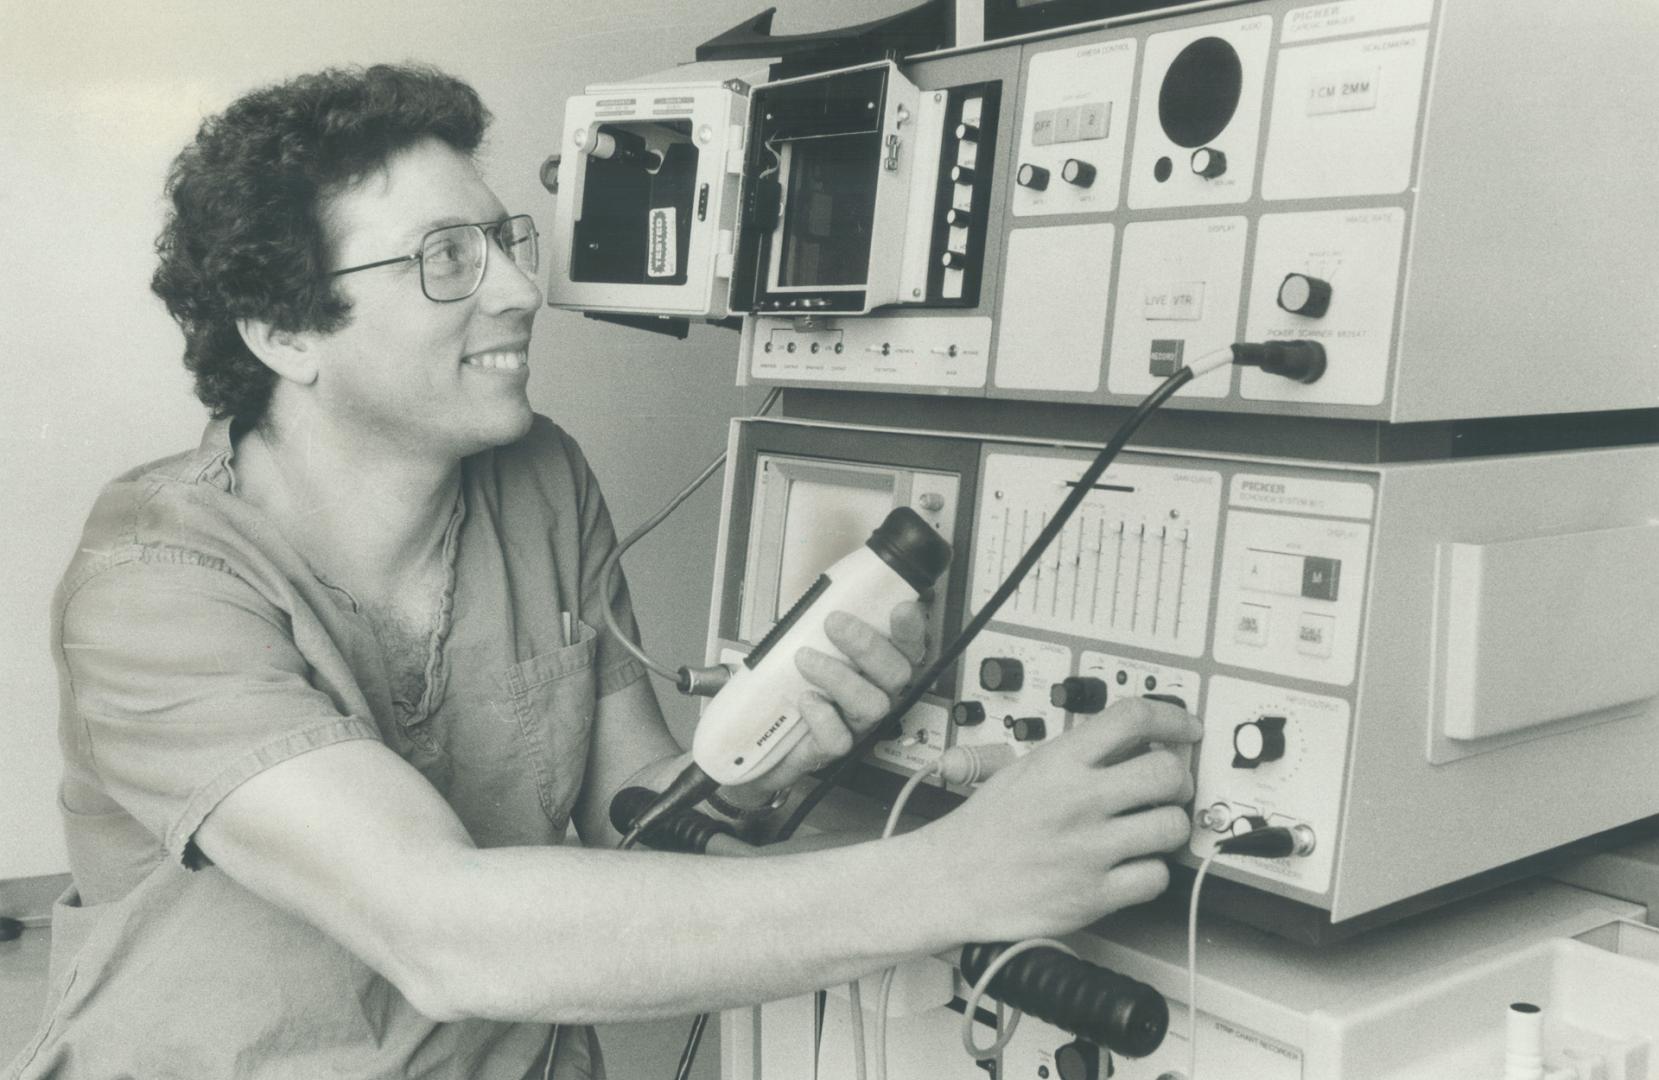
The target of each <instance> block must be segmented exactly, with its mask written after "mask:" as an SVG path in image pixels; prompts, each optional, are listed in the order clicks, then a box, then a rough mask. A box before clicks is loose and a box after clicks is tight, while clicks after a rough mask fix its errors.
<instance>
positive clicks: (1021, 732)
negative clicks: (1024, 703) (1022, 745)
mask: <svg viewBox="0 0 1659 1080" xmlns="http://www.w3.org/2000/svg"><path fill="white" fill-rule="evenodd" d="M1003 723H1004V724H1005V725H1006V726H1007V728H1008V730H1009V731H1011V732H1013V734H1014V738H1015V740H1017V741H1019V742H1042V741H1043V740H1044V739H1046V738H1047V737H1048V723H1047V722H1046V721H1045V720H1044V719H1043V718H1042V717H1040V716H1020V717H1014V716H1010V717H1009V718H1008V719H1006V720H1004V721H1003Z"/></svg>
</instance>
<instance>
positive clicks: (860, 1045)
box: [847, 979, 868, 1080]
mask: <svg viewBox="0 0 1659 1080" xmlns="http://www.w3.org/2000/svg"><path fill="white" fill-rule="evenodd" d="M847 1000H848V1001H850V1002H851V1003H852V1020H853V1075H854V1076H855V1077H857V1080H868V1074H867V1072H866V1069H867V1066H866V1064H865V1062H864V1001H863V998H862V996H861V995H860V993H859V989H858V980H857V979H854V980H853V981H852V982H850V983H848V984H847Z"/></svg>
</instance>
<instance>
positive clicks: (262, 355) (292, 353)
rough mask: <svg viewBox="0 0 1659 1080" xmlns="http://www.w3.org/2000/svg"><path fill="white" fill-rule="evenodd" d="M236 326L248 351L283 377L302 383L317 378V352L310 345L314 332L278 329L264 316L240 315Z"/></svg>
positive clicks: (308, 383)
mask: <svg viewBox="0 0 1659 1080" xmlns="http://www.w3.org/2000/svg"><path fill="white" fill-rule="evenodd" d="M236 329H237V332H238V333H240V334H241V335H242V341H243V343H244V344H245V345H247V347H248V351H250V352H252V353H253V354H254V355H255V356H257V357H259V359H260V362H261V363H263V364H264V365H265V366H266V367H268V368H270V369H271V370H272V371H274V372H276V373H277V374H278V375H280V376H282V377H283V378H284V379H287V380H288V381H289V382H292V383H298V384H299V385H300V386H310V385H311V384H312V383H314V382H316V381H317V352H316V350H315V349H313V348H312V347H311V346H312V341H311V335H309V334H304V333H298V332H295V331H293V330H278V329H277V328H276V327H274V326H272V325H271V324H270V323H268V322H266V321H265V320H263V319H238V320H236Z"/></svg>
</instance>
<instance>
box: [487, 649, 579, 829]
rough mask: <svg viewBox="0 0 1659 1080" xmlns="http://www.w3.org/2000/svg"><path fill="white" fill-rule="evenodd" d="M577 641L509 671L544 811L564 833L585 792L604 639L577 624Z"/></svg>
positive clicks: (512, 695) (507, 681) (516, 715)
mask: <svg viewBox="0 0 1659 1080" xmlns="http://www.w3.org/2000/svg"><path fill="white" fill-rule="evenodd" d="M571 628H572V631H573V634H574V637H575V640H574V641H571V642H569V643H567V644H564V645H556V646H554V647H552V648H549V649H547V650H545V651H542V652H539V653H537V654H536V655H535V656H532V657H531V658H530V659H528V660H524V661H521V662H519V663H516V664H512V665H509V666H508V668H507V670H506V672H505V674H504V676H503V679H502V681H503V683H504V684H505V686H506V689H507V696H508V700H509V701H510V702H511V705H512V712H513V719H514V720H515V722H516V723H517V724H518V732H519V735H520V737H521V738H522V740H523V742H524V745H525V749H526V757H527V758H528V764H529V766H530V771H531V773H532V775H533V776H534V779H535V785H536V793H537V797H538V798H539V799H540V801H541V807H542V811H543V812H544V813H545V814H546V815H547V817H548V820H549V821H551V822H552V823H553V826H554V828H555V829H557V830H560V831H562V830H563V829H564V827H565V824H566V822H568V821H569V820H570V812H571V809H572V808H573V807H574V806H575V804H576V796H577V794H578V793H579V792H580V791H581V787H582V777H583V774H584V773H585V772H586V769H587V760H588V743H589V741H590V739H591V738H592V734H593V716H594V702H595V690H596V686H597V681H596V679H595V675H594V670H593V662H594V652H595V647H596V645H597V644H598V634H597V632H596V631H595V630H594V629H593V628H592V627H591V626H588V625H587V624H586V623H583V622H580V621H577V620H572V622H571Z"/></svg>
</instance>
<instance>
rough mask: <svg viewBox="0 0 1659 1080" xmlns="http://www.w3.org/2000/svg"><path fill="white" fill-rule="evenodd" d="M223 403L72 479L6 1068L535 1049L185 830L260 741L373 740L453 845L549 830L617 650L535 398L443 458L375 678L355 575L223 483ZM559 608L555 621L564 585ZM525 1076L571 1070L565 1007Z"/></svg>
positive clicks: (333, 1063)
mask: <svg viewBox="0 0 1659 1080" xmlns="http://www.w3.org/2000/svg"><path fill="white" fill-rule="evenodd" d="M232 464H233V462H232V440H231V430H230V423H229V422H228V421H218V422H215V423H213V424H210V425H209V426H208V429H207V433H206V435H205V436H204V437H203V440H202V443H201V445H200V447H198V448H197V449H196V450H194V451H191V452H188V453H185V454H180V455H178V456H176V457H172V458H168V459H165V460H163V461H160V462H156V463H153V464H151V465H147V466H144V467H142V468H140V469H136V470H134V471H132V472H130V473H128V474H126V475H125V476H122V477H120V478H119V479H117V480H115V481H114V482H113V483H111V484H110V485H109V486H108V487H107V488H105V490H104V491H103V493H102V494H101V495H100V497H99V499H98V501H97V503H96V505H95V506H94V508H93V510H92V514H91V516H90V518H89V520H88V522H87V526H86V530H85V533H84V535H83V537H82V540H81V546H80V550H79V551H78V552H77V554H76V555H75V557H74V559H73V561H72V563H71V565H70V567H69V570H68V572H67V573H66V574H65V575H64V579H63V582H62V584H61V585H60V586H59V590H58V594H57V597H56V600H55V603H54V605H53V623H52V648H53V652H54V655H55V657H56V659H57V662H58V665H59V682H60V693H61V716H60V737H61V741H62V745H63V754H64V778H63V784H62V787H61V793H60V803H61V809H62V813H63V819H64V828H65V833H66V836H67V841H68V849H69V860H70V869H71V872H72V875H73V879H74V887H73V888H72V889H71V890H70V891H69V892H68V893H67V894H66V895H65V896H64V898H63V899H62V900H60V902H59V904H58V906H57V908H56V910H55V912H54V916H53V941H52V946H53V948H52V971H51V975H50V984H49V991H48V1000H47V1009H46V1015H45V1017H44V1019H43V1021H42V1027H41V1030H40V1031H39V1033H38V1034H37V1036H36V1037H35V1038H34V1039H33V1040H32V1041H31V1042H30V1044H29V1045H28V1046H27V1048H26V1049H25V1050H24V1052H23V1054H22V1056H21V1057H20V1058H19V1059H18V1060H17V1061H15V1062H13V1063H12V1065H11V1067H10V1068H9V1069H7V1070H6V1071H5V1072H4V1075H5V1076H6V1077H28V1078H35V1077H53V1078H55V1080H74V1078H80V1077H87V1078H96V1080H111V1078H115V1077H143V1078H146V1080H147V1078H151V1077H180V1078H183V1077H190V1078H193V1080H205V1078H209V1077H211V1078H232V1077H235V1078H242V1077H257V1078H260V1080H266V1078H269V1080H277V1078H284V1080H288V1078H292V1080H301V1078H304V1080H315V1078H318V1077H329V1076H338V1077H353V1078H357V1080H368V1078H378V1077H386V1078H392V1077H399V1078H402V1077H432V1078H437V1077H445V1078H449V1077H478V1078H500V1080H522V1078H525V1077H532V1076H534V1077H539V1076H540V1075H541V1071H542V1068H543V1065H544V1064H545V1053H546V1047H547V1045H548V1034H549V1029H548V1028H547V1027H546V1026H545V1025H532V1024H508V1023H498V1022H494V1021H486V1020H464V1021H458V1022H450V1023H437V1022H434V1021H432V1020H429V1019H427V1018H426V1017H424V1016H422V1015H421V1014H420V1013H419V1012H417V1011H416V1010H415V1009H414V1008H413V1007H412V1006H411V1005H410V1004H409V1003H408V1002H407V1001H406V1000H404V998H403V997H402V995H400V994H399V993H398V991H397V989H396V988H395V987H394V986H392V984H391V983H389V982H387V981H386V980H385V979H384V978H382V977H381V976H380V975H378V974H377V973H376V972H374V971H373V970H372V969H370V968H369V967H368V966H367V965H366V964H364V963H363V962H362V961H361V960H359V959H358V958H357V957H356V956H354V955H353V954H351V953H350V952H348V951H346V950H345V949H344V948H342V947H341V946H340V945H338V944H337V943H335V942H334V941H333V940H332V939H331V938H329V937H327V936H326V935H324V934H323V933H322V932H320V931H318V930H316V929H315V928H313V927H312V926H311V925H310V924H308V923H306V922H304V921H303V920H300V919H298V918H296V917H294V916H291V915H288V914H286V913H284V912H283V911H280V910H278V909H277V908H275V907H273V906H272V905H270V904H268V903H266V902H265V901H263V900H261V899H260V898H259V897H257V896H255V895H253V894H252V893H250V892H248V891H247V890H246V889H243V888H242V887H241V886H239V885H238V884H237V883H236V882H234V881H232V880H231V879H230V878H228V877H227V876H226V875H225V874H223V873H222V872H221V871H219V870H218V869H216V868H214V867H213V866H212V865H211V863H210V862H209V861H208V860H207V859H205V858H204V857H203V856H202V855H201V853H200V852H199V851H197V850H196V848H195V846H194V844H193V842H192V836H193V835H194V833H195V831H196V829H197V827H198V826H199V825H200V824H201V822H202V820H203V819H204V818H205V817H206V816H207V814H208V813H209V811H211V810H212V809H213V808H214V806H215V805H217V804H218V802H219V800H220V799H222V798H224V797H225V795H226V794H227V793H229V792H230V791H231V790H233V789H234V788H235V787H236V786H237V785H238V784H240V783H242V782H243V781H245V780H247V779H248V778H249V777H251V776H254V775H256V774H258V773H259V772H260V771H262V770H264V769H267V768H269V767H270V766H272V765H274V764H276V763H278V762H280V761H284V760H286V759H289V758H292V757H294V756H296V755H299V754H303V753H305V752H307V751H308V750H312V749H315V748H318V747H322V746H327V745H330V744H332V743H336V742H340V741H343V740H347V739H379V740H380V741H381V742H383V743H385V744H386V745H387V746H388V747H391V748H392V749H393V750H394V751H396V752H397V753H398V754H399V755H401V756H402V757H403V758H405V759H406V760H407V761H409V762H410V763H411V764H412V765H413V766H414V767H415V768H416V769H418V770H420V772H421V773H422V775H424V776H425V777H426V778H427V780H429V781H430V782H431V784H432V785H433V787H435V788H436V789H437V790H438V791H439V793H440V794H442V796H443V797H444V798H445V799H446V800H447V801H448V802H449V804H450V805H451V806H452V807H453V808H454V810H455V813H456V814H457V815H458V816H459V817H460V819H461V821H462V822H463V823H464V824H465V826H466V828H467V831H468V832H469V833H470V834H471V836H472V838H473V840H474V841H475V842H476V843H477V844H478V845H479V846H480V847H495V846H504V845H542V844H558V843H561V842H563V840H564V837H565V832H566V827H567V825H568V823H569V820H570V814H571V810H572V807H573V805H574V803H575V800H576V797H577V793H578V790H579V788H580V786H581V783H582V776H583V771H584V768H585V765H586V761H587V752H588V743H589V738H590V734H591V726H592V722H593V715H594V704H595V701H596V700H597V699H598V698H600V697H603V696H604V695H606V694H609V693H611V692H613V691H615V690H617V689H619V688H621V687H623V686H625V685H627V684H629V683H631V682H633V681H634V680H636V679H639V678H642V677H644V674H645V673H644V669H643V668H642V667H641V666H640V664H639V663H638V661H637V660H635V659H634V658H633V657H631V656H630V655H629V654H628V653H627V652H626V651H625V650H623V649H622V648H621V647H620V646H618V645H616V644H615V643H614V642H613V641H611V640H609V637H608V635H606V634H604V633H602V632H599V631H597V630H596V629H595V628H596V627H602V626H603V625H604V621H603V614H602V612H601V607H600V605H602V604H604V603H607V602H609V603H610V604H611V605H612V607H613V608H614V610H615V611H616V612H617V614H618V616H619V617H620V619H621V624H622V625H623V626H624V627H626V628H627V629H628V631H629V633H636V631H635V629H634V624H633V616H632V613H631V611H630V608H629V604H628V598H627V592H626V587H625V586H619V587H618V589H617V591H616V594H615V595H613V596H610V597H605V596H603V595H601V593H602V587H601V581H600V568H601V566H602V565H603V563H604V561H605V558H606V556H607V555H608V554H609V553H610V552H611V551H612V550H613V549H614V547H615V534H614V533H613V531H612V528H611V522H610V518H609V515H608V514H607V512H606V510H605V504H604V500H603V498H602V497H601V495H600V492H599V486H598V484H597V482H596V481H595V479H594V477H593V474H592V472H591V471H590V470H589V469H588V465H587V462H586V460H585V459H584V458H583V457H582V454H581V451H580V450H579V449H578V447H577V446H576V444H575V442H574V441H573V440H572V439H571V438H570V437H569V436H568V435H567V434H565V433H564V432H563V431H562V430H560V429H559V428H558V427H557V426H556V425H554V424H553V423H552V422H551V421H549V420H547V419H546V418H545V417H540V416H538V417H537V418H536V420H535V423H534V425H533V427H532V429H531V431H530V433H529V434H528V435H526V436H525V437H524V438H523V439H522V440H520V441H519V442H517V443H514V444H512V445H510V446H506V447H501V448H497V449H495V450H492V451H487V452H485V453H482V454H479V455H477V456H475V457H472V458H469V459H467V460H466V461H465V463H464V465H463V483H462V490H461V494H460V498H459V500H458V503H457V505H456V508H455V511H454V515H453V517H452V520H451V522H450V526H449V531H448V533H447V535H446V538H445V545H444V554H445V557H446V560H447V563H448V586H447V588H446V591H445V596H444V604H443V610H442V614H441V617H440V619H439V625H438V627H437V630H436V632H435V633H434V635H433V637H432V640H431V644H430V651H429V655H428V663H427V669H426V676H427V678H426V688H425V693H424V696H423V698H422V700H421V701H420V702H418V703H416V704H415V705H413V706H409V705H406V704H403V703H397V704H394V702H393V700H392V696H391V692H390V685H389V680H388V677H387V675H388V672H387V665H386V662H385V657H384V656H383V654H382V651H381V649H380V645H379V642H378V640H377V639H376V637H375V634H374V632H373V630H372V629H371V627H370V626H369V624H368V622H367V620H366V619H365V618H364V617H363V616H362V615H360V614H359V613H358V611H357V610H356V602H355V601H354V600H353V599H352V597H351V596H350V595H349V594H348V593H346V592H345V591H343V590H341V589H339V588H336V587H335V586H333V585H330V584H329V583H328V582H326V581H323V580H322V579H320V578H318V577H317V576H316V575H315V574H314V573H313V572H312V570H311V569H310V568H309V567H308V566H307V565H306V563H305V562H304V560H303V559H301V558H300V556H299V554H298V553H297V552H296V551H295V550H294V549H293V547H291V546H290V545H289V544H288V543H287V541H286V540H284V539H283V537H282V535H281V533H280V532H279V531H278V529H277V528H276V526H275V524H274V523H273V522H272V521H271V520H270V519H268V518H267V517H266V516H265V515H264V514H263V513H262V512H260V511H259V510H257V509H256V508H255V507H253V506H252V505H250V504H249V503H247V502H245V501H244V500H242V499H240V498H238V497H237V495H236V486H235V473H234V472H233V471H232ZM567 613H568V615H569V626H570V627H571V628H572V633H571V634H570V637H571V638H572V639H573V640H568V641H567V640H566V635H565V632H564V626H565V624H566V620H565V618H564V616H565V614H567ZM558 1046H559V1049H558V1060H557V1061H556V1062H555V1068H554V1071H553V1075H555V1076H557V1077H560V1078H561V1080H577V1078H586V1077H599V1076H602V1075H603V1068H602V1066H601V1064H600V1063H599V1060H598V1049H597V1043H596V1042H595V1041H594V1040H593V1037H592V1033H591V1031H589V1030H588V1029H585V1028H572V1029H566V1030H565V1031H564V1033H563V1034H562V1035H561V1037H560V1039H559V1042H558Z"/></svg>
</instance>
